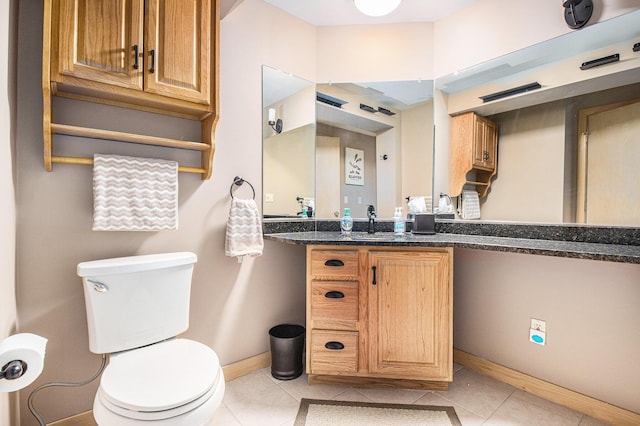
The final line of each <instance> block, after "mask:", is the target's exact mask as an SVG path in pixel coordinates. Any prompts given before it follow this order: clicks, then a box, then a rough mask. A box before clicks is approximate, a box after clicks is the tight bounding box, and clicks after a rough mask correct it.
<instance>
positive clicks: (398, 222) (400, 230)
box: [393, 207, 405, 235]
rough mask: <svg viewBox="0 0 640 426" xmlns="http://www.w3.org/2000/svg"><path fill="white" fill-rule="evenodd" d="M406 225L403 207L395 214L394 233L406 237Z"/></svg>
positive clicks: (397, 209)
mask: <svg viewBox="0 0 640 426" xmlns="http://www.w3.org/2000/svg"><path fill="white" fill-rule="evenodd" d="M404 231H405V223H404V219H403V218H402V207H396V212H395V213H394V214H393V232H394V233H395V234H396V235H404Z"/></svg>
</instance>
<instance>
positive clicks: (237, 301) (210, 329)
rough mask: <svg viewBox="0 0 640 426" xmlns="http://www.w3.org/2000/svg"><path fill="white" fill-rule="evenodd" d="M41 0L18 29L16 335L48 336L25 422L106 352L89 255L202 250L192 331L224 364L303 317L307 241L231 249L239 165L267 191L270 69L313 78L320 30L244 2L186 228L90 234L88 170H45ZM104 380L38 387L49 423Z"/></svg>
mask: <svg viewBox="0 0 640 426" xmlns="http://www.w3.org/2000/svg"><path fill="white" fill-rule="evenodd" d="M35 3H36V2H26V1H24V0H23V1H22V4H23V5H26V4H28V5H29V7H22V8H21V10H20V14H21V16H20V24H21V25H20V28H19V31H20V57H19V81H18V84H19V93H18V96H19V99H20V102H19V111H18V112H19V125H18V134H17V142H18V155H17V159H18V161H17V169H18V217H19V223H18V251H17V256H18V277H19V278H18V316H19V318H20V331H23V332H34V333H37V334H40V335H43V336H45V337H47V338H49V345H48V347H47V358H46V362H45V370H44V373H43V374H42V376H41V377H40V379H39V380H37V381H36V383H35V384H34V385H32V386H31V387H29V388H27V390H26V391H25V392H23V393H22V400H21V410H22V413H23V414H22V415H23V424H24V425H26V426H28V425H33V424H35V422H34V419H33V418H32V417H31V415H30V414H29V413H28V412H27V411H26V410H27V404H26V397H27V395H28V392H29V390H31V389H32V388H33V386H36V385H38V384H42V383H45V382H50V381H54V380H81V379H84V378H87V377H89V376H90V375H91V374H93V372H94V371H95V370H96V369H97V367H98V365H99V362H100V357H99V356H98V355H94V354H91V353H90V352H89V349H88V341H87V327H86V317H85V311H84V309H85V307H84V301H83V294H82V288H81V285H80V280H79V279H78V277H77V276H76V274H75V268H76V265H77V263H78V262H80V261H83V260H90V259H99V258H105V257H110V256H121V255H131V254H138V253H154V252H165V251H174V250H190V251H194V252H195V253H197V255H198V257H199V261H198V264H197V265H196V269H195V273H194V277H193V286H192V300H191V324H190V329H189V331H188V332H187V333H186V337H189V338H193V339H196V340H199V341H201V342H203V343H205V344H207V345H209V346H211V347H212V348H214V350H216V352H217V353H218V355H219V356H220V359H221V362H222V363H223V364H228V363H232V362H235V361H239V360H241V359H244V358H247V357H251V356H254V355H256V354H260V353H262V352H265V351H267V350H269V339H268V330H269V328H270V327H271V326H272V325H275V324H279V323H283V322H295V323H304V315H305V310H304V301H305V296H304V286H305V279H304V274H305V254H304V247H303V246H289V245H282V244H276V243H272V242H266V244H265V250H264V255H263V256H261V257H258V258H256V259H247V260H245V261H244V263H242V264H238V262H237V261H236V260H235V259H232V258H228V257H225V255H224V236H225V226H226V219H227V215H228V209H229V203H230V198H229V187H230V185H231V182H232V180H233V177H234V176H236V175H241V176H243V177H244V178H246V179H247V180H248V181H249V182H251V183H252V184H253V185H254V187H255V188H256V192H257V194H256V196H257V198H258V199H259V198H260V197H261V193H262V188H261V164H262V156H261V147H262V123H261V120H260V116H261V113H262V107H261V90H262V89H261V81H262V69H261V67H262V65H263V64H267V65H271V66H273V67H275V68H279V69H284V70H287V71H289V72H292V73H294V74H295V75H299V76H301V77H304V78H307V79H309V80H315V56H314V53H313V51H314V46H315V28H314V27H312V26H310V25H308V24H305V23H303V22H300V21H299V20H294V19H293V18H291V17H290V16H289V15H286V14H284V13H282V12H280V11H279V10H277V9H274V8H272V7H271V6H268V5H266V4H265V3H263V2H262V1H259V0H245V1H244V2H243V3H242V4H240V5H239V6H238V7H237V8H235V9H234V10H233V11H232V12H231V13H230V14H229V15H228V16H227V17H226V18H225V19H224V21H223V22H222V28H221V39H222V45H221V49H220V53H221V61H220V62H221V64H222V68H221V71H220V78H221V84H220V102H221V104H222V108H221V118H220V122H219V124H218V129H217V133H216V138H217V149H216V157H215V161H214V170H213V177H212V179H211V180H208V181H206V182H202V181H201V180H200V178H199V177H198V176H196V175H190V174H181V175H180V178H179V179H180V182H179V184H180V200H179V203H180V212H179V214H180V229H179V230H178V231H166V232H155V233H154V232H142V233H133V232H112V233H109V232H92V231H91V221H92V190H91V168H90V167H84V166H70V165H56V166H54V171H53V172H52V173H48V172H45V171H44V168H43V165H42V134H41V130H40V129H41V124H40V123H41V119H42V113H41V109H42V106H41V105H42V103H41V89H40V74H41V71H40V67H41V48H42V47H41V46H42V43H41V37H42V34H41V30H40V28H41V27H42V25H41V22H42V16H41V15H42V11H41V7H40V3H38V4H37V5H36V4H35ZM3 28H4V27H3ZM305 52H308V53H305ZM57 104H58V105H57V109H56V111H55V112H54V114H55V116H56V118H55V119H56V120H80V119H82V120H84V121H93V122H95V123H96V125H104V126H123V127H127V128H128V127H137V126H139V127H141V130H146V131H155V132H162V133H167V134H174V135H176V137H182V136H184V137H189V136H191V135H192V134H194V133H196V134H197V126H195V128H194V125H193V123H189V122H187V123H183V122H182V121H180V120H175V121H174V120H170V119H168V118H166V117H163V116H154V115H151V114H144V113H140V114H134V113H131V112H126V111H124V112H119V111H111V110H108V109H107V108H106V107H100V106H97V107H96V106H94V105H91V108H90V106H85V105H80V104H75V103H73V102H70V101H67V102H58V103H57ZM55 144H56V149H59V150H60V151H64V152H67V151H78V150H80V149H81V148H78V146H80V145H88V146H89V147H96V149H97V150H98V149H99V150H107V149H109V150H110V149H117V150H118V151H120V152H123V153H126V154H132V155H148V156H158V157H167V158H173V157H175V158H178V156H179V157H180V158H181V159H182V157H183V155H182V154H180V155H179V154H178V153H176V152H169V151H171V150H162V149H159V148H151V149H150V150H148V149H143V148H140V147H138V146H134V145H123V144H117V145H118V147H117V148H110V147H108V146H107V145H112V144H108V143H97V142H93V141H84V140H81V139H80V140H77V139H74V140H71V139H70V138H63V137H56V140H55ZM4 149H5V148H4V146H3V150H4ZM1 157H3V158H4V157H5V156H1ZM186 157H188V158H187V159H186V161H194V158H193V157H192V156H189V155H186ZM195 161H197V158H196V159H195ZM2 170H3V173H4V170H7V169H5V168H3V169H2ZM5 181H6V179H5V180H3V182H5ZM7 197H9V195H7ZM4 198H6V197H3V199H4ZM3 226H4V223H3ZM3 235H5V234H4V233H3ZM4 276H7V275H6V274H3V277H4ZM3 279H4V278H3ZM95 389H96V384H95V383H94V384H91V385H89V386H85V387H83V388H82V389H52V390H48V391H47V392H44V393H43V394H41V395H39V396H38V398H37V399H36V406H37V408H38V409H39V411H40V413H41V414H42V415H43V416H44V418H45V419H46V420H47V421H48V422H51V421H54V420H56V419H59V418H62V417H66V416H69V415H72V414H75V413H79V412H83V411H86V410H89V409H90V408H91V405H92V400H93V394H94V392H95Z"/></svg>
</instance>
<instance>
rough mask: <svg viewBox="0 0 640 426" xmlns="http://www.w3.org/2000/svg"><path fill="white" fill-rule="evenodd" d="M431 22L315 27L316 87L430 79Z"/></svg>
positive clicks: (431, 62)
mask: <svg viewBox="0 0 640 426" xmlns="http://www.w3.org/2000/svg"><path fill="white" fill-rule="evenodd" d="M433 26H434V24H433V23H431V22H425V23H410V24H389V25H351V26H337V27H318V47H317V55H318V56H317V63H318V74H317V75H318V79H317V82H318V83H329V82H334V83H336V82H353V81H393V80H432V79H433V56H432V52H433Z"/></svg>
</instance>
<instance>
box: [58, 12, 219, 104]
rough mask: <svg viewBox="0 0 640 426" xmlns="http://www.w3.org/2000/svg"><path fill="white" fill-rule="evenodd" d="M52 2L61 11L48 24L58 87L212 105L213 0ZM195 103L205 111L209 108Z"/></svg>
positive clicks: (109, 95)
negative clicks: (52, 38)
mask: <svg viewBox="0 0 640 426" xmlns="http://www.w3.org/2000/svg"><path fill="white" fill-rule="evenodd" d="M55 4H58V5H59V8H58V12H59V15H58V17H57V19H55V20H54V22H53V26H52V30H53V34H54V35H55V34H56V33H57V34H58V35H59V38H58V42H57V43H55V42H54V43H53V45H52V61H53V62H52V63H54V64H55V66H53V67H52V69H51V71H52V74H51V77H52V78H51V80H52V82H53V83H54V84H57V85H58V86H59V87H58V91H61V92H65V91H68V92H70V93H76V92H77V93H84V92H85V91H89V92H90V93H94V94H95V95H96V96H99V97H100V98H102V99H105V98H106V99H113V100H123V99H127V100H128V102H131V103H133V104H135V105H138V104H142V103H143V102H142V101H141V98H140V95H141V94H140V91H142V92H144V93H145V94H149V95H152V94H153V95H160V96H162V97H166V98H167V99H163V98H160V97H156V96H149V97H147V98H142V99H145V102H146V103H151V104H153V103H158V104H166V107H167V108H168V111H169V112H171V111H175V112H180V109H181V108H180V107H177V108H176V107H174V106H173V104H172V102H171V101H172V100H184V101H188V102H195V103H198V104H203V105H210V104H211V102H212V99H211V65H212V64H211V60H210V57H211V55H210V52H211V49H210V46H211V32H212V26H211V17H212V16H211V0H148V1H146V2H145V1H144V0H54V5H55ZM54 12H55V8H54ZM96 83H99V84H100V85H99V86H96ZM103 85H109V86H112V87H109V88H108V89H107V88H106V87H105V86H103ZM96 89H97V90H100V91H101V93H99V94H98V93H96V92H95V90H96ZM170 100H171V101H170ZM191 108H193V106H192V107H191ZM201 109H202V111H203V114H204V112H205V111H209V108H206V107H201ZM188 111H189V108H187V110H186V111H185V112H187V113H188Z"/></svg>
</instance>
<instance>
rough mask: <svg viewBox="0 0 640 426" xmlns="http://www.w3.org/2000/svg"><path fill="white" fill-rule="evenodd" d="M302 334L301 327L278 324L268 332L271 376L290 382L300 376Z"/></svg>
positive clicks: (302, 346)
mask: <svg viewBox="0 0 640 426" xmlns="http://www.w3.org/2000/svg"><path fill="white" fill-rule="evenodd" d="M304 332H305V329H304V327H303V326H301V325H295V324H280V325H276V326H275V327H272V328H271V329H270V330H269V341H270V343H271V375H272V376H273V377H275V378H276V379H280V380H292V379H295V378H296V377H298V376H300V375H301V374H302V351H303V350H304Z"/></svg>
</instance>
